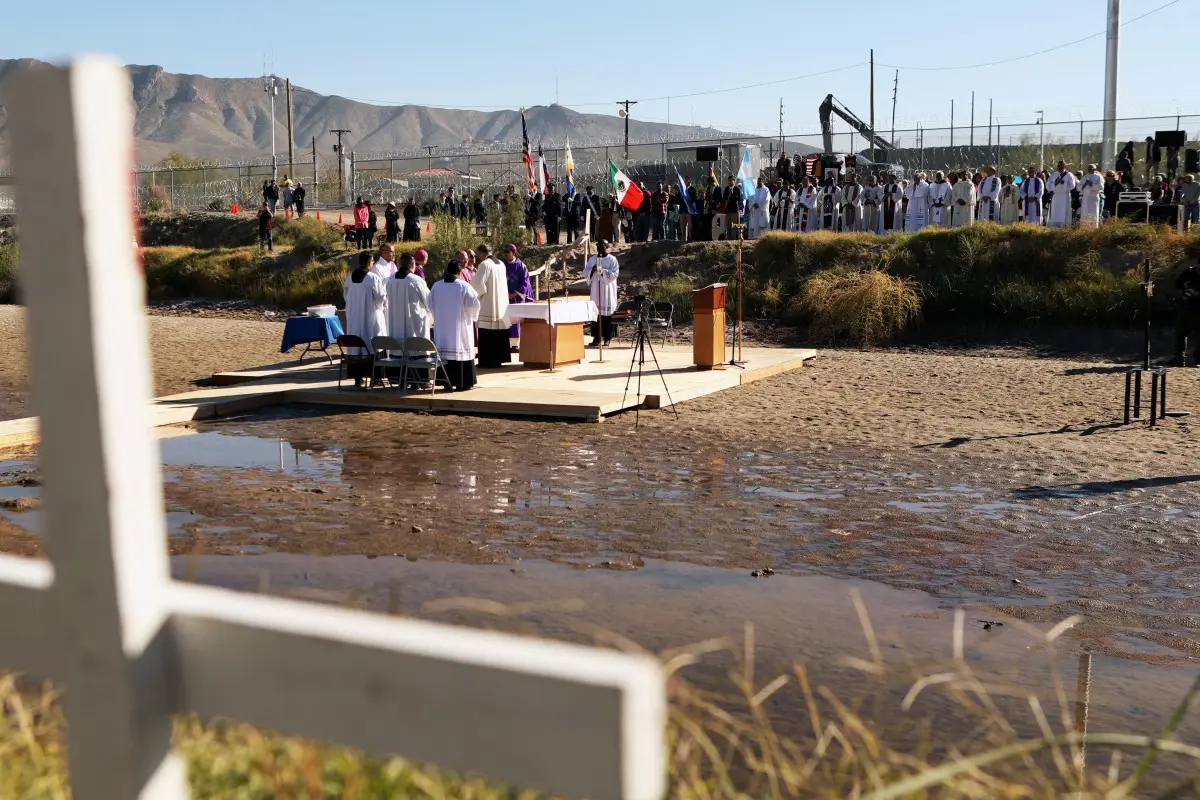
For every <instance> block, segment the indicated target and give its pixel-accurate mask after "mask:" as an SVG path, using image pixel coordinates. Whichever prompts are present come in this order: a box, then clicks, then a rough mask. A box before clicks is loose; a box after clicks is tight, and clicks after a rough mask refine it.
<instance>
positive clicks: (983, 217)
mask: <svg viewBox="0 0 1200 800" xmlns="http://www.w3.org/2000/svg"><path fill="white" fill-rule="evenodd" d="M979 219H980V221H984V222H998V221H999V220H1000V179H999V178H997V177H996V168H995V167H984V168H983V180H981V181H980V182H979Z"/></svg>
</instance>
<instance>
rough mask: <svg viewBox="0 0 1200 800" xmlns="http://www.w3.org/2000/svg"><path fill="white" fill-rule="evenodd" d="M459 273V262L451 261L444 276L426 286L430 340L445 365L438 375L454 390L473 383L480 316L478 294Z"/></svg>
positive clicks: (439, 378)
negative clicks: (476, 330) (431, 323)
mask: <svg viewBox="0 0 1200 800" xmlns="http://www.w3.org/2000/svg"><path fill="white" fill-rule="evenodd" d="M461 276H462V266H461V265H459V264H458V262H456V261H452V262H450V265H449V266H448V267H446V274H445V276H444V277H443V278H442V279H441V280H440V281H438V282H437V283H435V284H434V285H433V288H432V289H430V290H429V308H430V310H432V311H433V343H434V345H435V346H436V347H437V350H438V355H439V356H441V358H442V361H443V362H444V364H445V368H446V373H445V375H439V376H437V379H438V380H439V381H442V382H446V381H448V382H449V385H450V388H451V389H453V390H454V391H456V392H457V391H463V390H465V389H470V388H471V387H472V386H474V385H475V320H476V319H478V317H479V295H478V294H476V293H475V290H474V289H472V288H471V285H470V284H469V283H467V282H466V281H464V280H462V277H461Z"/></svg>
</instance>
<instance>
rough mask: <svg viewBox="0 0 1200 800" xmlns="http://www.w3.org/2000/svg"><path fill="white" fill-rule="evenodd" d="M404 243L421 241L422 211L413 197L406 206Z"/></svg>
mask: <svg viewBox="0 0 1200 800" xmlns="http://www.w3.org/2000/svg"><path fill="white" fill-rule="evenodd" d="M404 241H406V242H419V241H421V209H419V208H417V201H416V200H415V199H414V198H412V197H410V198H408V202H407V203H405V204H404Z"/></svg>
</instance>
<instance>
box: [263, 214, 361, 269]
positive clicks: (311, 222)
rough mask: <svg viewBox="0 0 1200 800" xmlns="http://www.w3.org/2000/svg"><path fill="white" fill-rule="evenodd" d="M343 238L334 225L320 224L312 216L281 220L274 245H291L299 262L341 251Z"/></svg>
mask: <svg viewBox="0 0 1200 800" xmlns="http://www.w3.org/2000/svg"><path fill="white" fill-rule="evenodd" d="M343 236H344V234H343V233H342V231H341V230H339V229H338V227H337V226H336V225H333V224H332V223H328V222H322V221H320V220H318V219H317V218H316V217H314V216H307V217H293V218H292V219H287V220H282V221H280V222H279V223H278V224H277V226H276V230H275V241H276V243H278V244H281V245H284V246H287V245H291V247H292V250H293V252H294V253H295V254H296V256H297V258H298V259H300V260H308V259H310V258H313V257H315V256H322V255H327V254H330V253H336V252H339V251H341V250H343V249H344V241H343Z"/></svg>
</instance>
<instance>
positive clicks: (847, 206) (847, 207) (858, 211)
mask: <svg viewBox="0 0 1200 800" xmlns="http://www.w3.org/2000/svg"><path fill="white" fill-rule="evenodd" d="M862 190H863V187H862V186H861V185H860V184H859V182H858V176H857V175H854V176H852V177H851V178H850V182H849V183H847V184H846V185H845V186H843V187H842V230H843V231H846V232H847V233H850V232H852V231H857V230H861V227H860V226H861V225H862Z"/></svg>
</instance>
